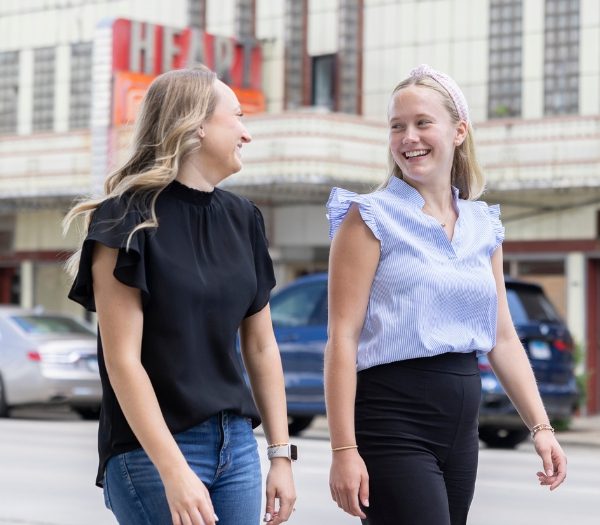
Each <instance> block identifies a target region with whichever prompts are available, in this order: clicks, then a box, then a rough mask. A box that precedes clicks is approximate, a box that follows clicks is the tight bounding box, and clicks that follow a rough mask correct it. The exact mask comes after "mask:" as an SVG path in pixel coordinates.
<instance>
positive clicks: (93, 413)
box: [73, 407, 100, 421]
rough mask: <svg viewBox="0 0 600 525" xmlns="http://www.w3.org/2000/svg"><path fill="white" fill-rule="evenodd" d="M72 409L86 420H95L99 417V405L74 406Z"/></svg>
mask: <svg viewBox="0 0 600 525" xmlns="http://www.w3.org/2000/svg"><path fill="white" fill-rule="evenodd" d="M73 410H75V412H77V413H78V414H79V415H80V416H81V419H85V420H86V421H97V420H98V418H99V417H100V407H75V408H73Z"/></svg>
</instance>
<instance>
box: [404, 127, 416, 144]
mask: <svg viewBox="0 0 600 525" xmlns="http://www.w3.org/2000/svg"><path fill="white" fill-rule="evenodd" d="M418 140H419V139H418V137H417V134H416V133H415V130H414V128H412V127H408V128H406V131H405V132H404V137H402V143H403V144H410V143H411V142H417V141H418Z"/></svg>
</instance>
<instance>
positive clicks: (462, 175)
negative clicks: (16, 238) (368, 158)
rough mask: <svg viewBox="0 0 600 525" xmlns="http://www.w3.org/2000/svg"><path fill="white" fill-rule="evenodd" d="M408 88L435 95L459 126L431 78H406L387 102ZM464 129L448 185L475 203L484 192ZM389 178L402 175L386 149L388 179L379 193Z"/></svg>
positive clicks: (451, 104)
mask: <svg viewBox="0 0 600 525" xmlns="http://www.w3.org/2000/svg"><path fill="white" fill-rule="evenodd" d="M409 86H422V87H427V88H429V89H433V90H434V91H436V92H438V93H439V94H440V95H441V96H442V98H443V100H444V106H445V107H446V109H447V110H448V113H449V114H450V118H451V119H452V122H454V123H455V124H458V123H459V122H460V117H459V115H458V111H456V106H455V105H454V102H453V100H452V98H451V97H450V95H449V94H448V92H447V91H446V90H445V89H444V88H443V87H442V86H440V85H439V84H438V83H437V82H436V81H435V80H433V79H432V78H430V77H426V76H425V77H417V78H415V77H409V78H407V79H405V80H403V81H402V82H400V83H399V84H398V85H397V86H396V87H395V88H394V91H392V95H391V97H390V101H391V100H393V98H394V96H395V95H396V93H398V91H400V90H401V89H405V88H407V87H409ZM467 126H468V128H467V136H466V138H465V140H464V141H463V143H462V144H461V145H460V146H457V147H456V148H455V149H454V159H453V161H452V170H451V172H450V182H451V184H452V185H453V186H455V187H456V188H458V191H459V197H460V198H461V199H469V200H475V199H477V198H478V197H480V196H481V194H482V193H483V190H484V188H485V178H484V176H483V172H482V170H481V167H480V166H479V162H478V161H477V156H476V154H475V142H474V141H473V128H472V127H471V123H468V124H467ZM392 177H398V178H399V179H404V174H403V173H402V170H401V169H400V167H399V166H398V164H396V161H395V160H394V157H393V156H392V152H391V150H390V149H389V148H388V176H387V178H386V180H385V182H384V183H383V184H381V186H379V188H378V189H383V188H385V187H386V186H387V185H388V184H389V182H390V180H391V179H392Z"/></svg>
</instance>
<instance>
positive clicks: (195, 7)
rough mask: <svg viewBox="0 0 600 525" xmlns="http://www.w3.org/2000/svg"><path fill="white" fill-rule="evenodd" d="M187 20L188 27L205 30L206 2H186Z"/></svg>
mask: <svg viewBox="0 0 600 525" xmlns="http://www.w3.org/2000/svg"><path fill="white" fill-rule="evenodd" d="M188 20H189V26H190V27H197V28H199V29H202V31H204V29H205V28H206V0H188Z"/></svg>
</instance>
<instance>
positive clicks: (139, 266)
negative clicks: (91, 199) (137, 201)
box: [69, 198, 150, 312]
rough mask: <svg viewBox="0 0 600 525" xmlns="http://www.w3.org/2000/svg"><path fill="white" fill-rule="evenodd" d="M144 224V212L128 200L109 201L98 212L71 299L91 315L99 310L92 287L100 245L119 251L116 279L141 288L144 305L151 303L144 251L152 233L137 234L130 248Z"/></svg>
mask: <svg viewBox="0 0 600 525" xmlns="http://www.w3.org/2000/svg"><path fill="white" fill-rule="evenodd" d="M141 222H143V218H142V214H141V213H140V211H138V210H137V209H134V208H133V207H132V208H129V207H128V206H127V201H126V199H124V198H120V199H116V198H115V199H109V200H106V201H104V202H103V203H102V204H101V205H100V206H99V207H98V208H97V209H96V211H94V214H93V216H92V220H91V222H90V226H89V229H88V234H87V236H86V238H85V240H84V241H83V246H82V248H81V257H80V259H79V269H78V272H77V275H76V277H75V280H74V282H73V286H72V287H71V290H70V292H69V299H71V300H73V301H75V302H77V303H79V304H81V305H82V306H83V307H84V308H86V309H87V310H89V311H91V312H95V311H96V304H95V300H94V289H93V284H92V256H93V252H94V244H95V243H96V242H99V243H101V244H103V245H105V246H108V247H109V248H114V249H117V250H118V254H117V262H116V264H115V269H114V272H113V275H114V276H115V278H116V279H117V280H118V281H120V282H122V283H123V284H125V285H127V286H131V287H134V288H138V289H139V290H140V291H141V292H142V303H143V304H145V303H146V302H147V301H148V299H149V297H150V291H149V289H148V283H147V279H146V268H145V264H144V248H145V236H146V232H148V231H149V230H148V229H143V230H139V231H137V232H136V233H135V234H134V235H133V236H132V238H131V241H130V242H129V246H127V240H128V238H129V235H130V233H131V232H132V231H133V229H134V228H135V227H136V226H137V225H138V224H140V223H141Z"/></svg>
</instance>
